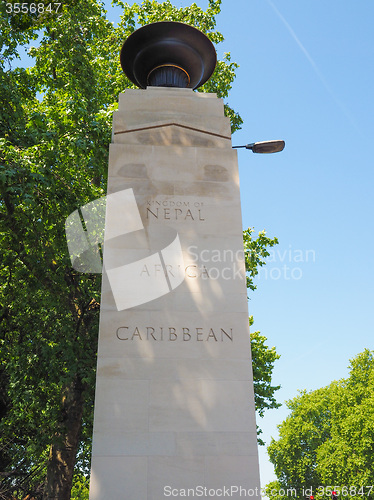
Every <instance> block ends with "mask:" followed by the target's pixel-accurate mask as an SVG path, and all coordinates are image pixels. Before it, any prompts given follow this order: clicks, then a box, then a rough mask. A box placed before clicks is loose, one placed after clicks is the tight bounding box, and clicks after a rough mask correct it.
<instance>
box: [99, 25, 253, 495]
mask: <svg viewBox="0 0 374 500" xmlns="http://www.w3.org/2000/svg"><path fill="white" fill-rule="evenodd" d="M159 25H161V29H160V26H159ZM147 29H148V31H147ZM149 30H150V31H149ZM157 37H159V38H157ZM162 40H163V41H162ZM165 40H166V42H165ZM201 40H203V42H201ZM200 42H201V43H200ZM126 44H128V45H127V46H126ZM152 44H155V45H156V47H157V54H160V53H163V54H164V55H165V54H166V60H156V61H153V60H152V51H151V49H150V48H149V47H150V46H151V45H152ZM162 44H164V45H162ZM189 44H190V45H192V49H191V50H190V51H189V49H186V47H188V45H189ZM202 46H203V48H201V47H202ZM212 48H213V46H211V48H210V42H209V40H208V39H207V38H205V36H204V35H202V34H201V33H200V32H198V31H197V30H195V29H194V28H191V27H188V26H185V25H182V24H180V23H156V24H154V25H149V26H147V27H144V28H141V29H140V30H138V31H136V32H135V33H134V34H133V35H131V37H130V38H129V39H128V41H127V42H126V43H125V45H124V47H123V50H122V56H121V58H122V66H123V67H124V69H125V71H126V73H127V74H128V76H129V77H130V78H131V79H133V81H135V82H136V83H137V84H138V85H139V86H140V87H146V88H145V89H144V88H140V89H137V90H132V89H128V90H126V91H125V92H124V93H123V94H121V95H120V98H119V109H118V112H116V113H115V115H114V118H113V143H112V144H111V146H110V157H109V175H108V197H107V207H106V227H105V243H104V270H103V284H102V299H101V313H100V334H99V348H98V364H97V386H96V399H95V421H94V434H93V455H92V474H91V485H90V500H162V499H164V498H167V497H179V496H187V493H188V490H189V495H188V496H190V497H192V496H193V492H195V496H200V497H203V498H208V497H213V498H216V497H218V496H224V495H223V493H225V491H226V492H227V491H230V494H231V498H242V497H243V496H244V490H245V492H246V495H247V496H252V497H259V496H260V491H259V490H260V481H259V466H258V453H257V436H256V422H255V410H254V395H253V379H252V365H251V350H250V338H249V323H248V308H247V289H246V280H245V266H244V254H243V235H242V220H241V206H240V192H239V177H238V165H237V153H236V151H235V150H233V149H232V144H231V133H230V122H229V119H228V118H226V117H225V116H224V109H223V103H222V101H221V100H220V99H217V97H216V95H215V94H204V93H198V92H194V91H193V89H194V88H195V87H197V86H199V85H200V84H201V83H203V82H204V80H206V79H208V78H209V76H210V74H211V73H212V71H213V69H214V66H215V53H214V56H213V55H212ZM169 49H170V50H169ZM168 50H169V52H168ZM213 50H214V49H213ZM134 51H135V53H134ZM199 51H202V54H203V55H201V54H200V53H199ZM178 52H179V56H178ZM189 52H191V54H192V56H193V57H192V56H191V54H189ZM126 54H129V58H130V62H129V61H128V60H127V59H126V57H127V56H126ZM139 54H140V55H139ZM150 54H151V55H150ZM175 54H177V55H175ZM180 54H182V56H180ZM178 57H179V59H178ZM131 61H132V62H133V64H130V63H131ZM134 61H135V62H134ZM191 61H192V62H191ZM196 61H198V63H197V62H196ZM199 61H200V62H199ZM196 64H200V66H201V67H200V69H199V68H197V69H196V68H195V66H196ZM189 65H190V66H189ZM191 65H192V67H191ZM129 67H130V68H131V69H129ZM155 68H156V69H155ZM194 71H195V73H196V74H197V77H195V76H194ZM144 75H145V76H144ZM151 82H152V84H153V85H156V86H150V83H151ZM175 84H178V85H180V86H179V87H173V86H172V85H175ZM181 85H182V86H184V87H185V88H181ZM204 488H206V490H204ZM225 488H226V490H225ZM199 492H201V493H204V494H205V496H202V494H200V495H199V494H198V493H199ZM213 492H215V494H214V495H213ZM220 493H222V494H220ZM177 494H178V495H179V496H177ZM226 496H227V493H226Z"/></svg>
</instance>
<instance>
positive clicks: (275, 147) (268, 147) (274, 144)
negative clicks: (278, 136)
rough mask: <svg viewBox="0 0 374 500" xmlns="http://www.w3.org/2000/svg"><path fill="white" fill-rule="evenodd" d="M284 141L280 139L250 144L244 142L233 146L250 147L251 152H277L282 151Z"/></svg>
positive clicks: (236, 147)
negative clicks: (242, 144) (241, 144)
mask: <svg viewBox="0 0 374 500" xmlns="http://www.w3.org/2000/svg"><path fill="white" fill-rule="evenodd" d="M284 146H285V142H284V141H283V140H280V141H262V142H252V143H251V144H245V145H244V146H233V148H235V149H238V148H246V149H251V150H252V153H279V152H280V151H283V149H284Z"/></svg>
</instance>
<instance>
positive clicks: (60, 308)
mask: <svg viewBox="0 0 374 500" xmlns="http://www.w3.org/2000/svg"><path fill="white" fill-rule="evenodd" d="M10 3H14V2H13V0H12V2H10ZM117 3H118V4H119V5H120V6H122V8H123V15H122V16H121V19H120V22H119V24H118V25H117V26H114V25H113V24H112V23H110V22H109V21H108V20H107V18H106V15H105V11H104V9H103V6H102V5H101V4H100V3H99V2H97V1H96V0H85V1H84V2H83V0H70V1H69V2H68V3H64V4H63V5H62V6H61V11H60V12H59V13H57V14H56V13H54V12H44V13H28V14H22V13H20V14H12V13H7V12H6V9H5V3H4V2H2V3H1V4H0V14H1V15H0V100H1V102H0V249H1V262H2V266H1V268H0V328H1V336H0V363H1V364H0V382H1V384H0V436H1V437H0V440H1V443H0V450H1V451H0V472H2V476H1V477H0V481H1V484H0V491H2V492H3V494H4V495H10V494H12V495H13V496H14V497H15V498H17V499H18V498H23V497H24V496H25V495H26V494H32V495H34V496H35V498H41V497H42V496H43V495H44V498H47V497H48V496H50V497H56V498H57V497H58V498H59V499H60V500H65V499H68V498H70V489H71V485H72V480H73V479H72V476H73V470H74V466H75V468H76V470H77V471H79V474H77V475H76V477H75V479H74V481H73V483H74V488H75V489H74V490H73V491H74V492H75V493H74V495H76V498H77V499H78V498H79V499H82V500H83V498H85V495H86V491H85V488H86V479H85V478H84V473H85V472H87V471H88V467H89V458H90V456H89V455H90V442H91V441H90V440H91V433H92V414H93V399H94V381H95V368H96V349H97V332H98V311H99V300H100V276H99V275H95V274H79V273H77V272H76V271H74V270H73V269H72V268H71V264H70V260H69V255H68V251H67V247H66V241H65V232H64V222H65V220H66V218H67V216H68V215H69V214H70V213H72V212H73V211H74V210H76V209H77V208H79V207H81V206H83V205H85V204H86V203H88V202H89V201H92V200H94V199H97V198H99V197H101V196H103V195H104V194H105V192H106V172H107V164H108V145H109V143H110V140H111V121H112V113H113V111H114V110H115V109H116V108H117V99H118V94H119V93H120V92H122V91H123V90H124V89H125V88H128V87H132V86H133V85H132V84H131V82H129V81H128V80H127V79H126V77H125V75H124V74H123V72H122V70H121V67H120V64H119V57H118V53H119V49H120V47H121V45H122V43H123V42H124V40H125V39H126V38H127V37H128V36H129V35H130V34H131V33H132V32H133V31H134V30H135V29H136V28H137V27H138V26H141V25H143V24H147V23H149V22H153V21H159V20H168V19H170V20H177V21H182V22H185V23H188V24H191V25H194V26H196V27H198V28H199V29H201V30H202V31H203V32H204V33H206V34H207V36H208V37H209V38H210V39H211V40H212V41H213V42H214V43H216V44H218V43H219V42H221V41H222V40H223V37H222V35H221V34H220V33H219V32H217V31H216V30H215V16H216V15H217V14H218V13H219V11H220V4H221V0H209V6H208V9H207V10H206V11H204V10H202V9H200V8H199V7H197V6H196V4H192V5H191V6H190V7H186V8H177V7H175V6H173V5H172V4H171V2H170V1H168V0H167V1H164V2H157V1H150V0H144V1H143V2H142V4H141V5H138V4H134V5H132V6H130V5H128V4H126V3H122V2H121V1H117ZM33 40H34V41H35V45H36V46H35V47H33V48H31V49H30V51H29V54H30V56H31V57H32V60H33V64H32V65H31V66H30V67H28V68H20V67H17V65H16V63H17V57H18V53H19V52H20V51H21V50H24V48H25V47H27V46H28V44H29V43H30V42H31V41H33ZM236 68H237V64H236V63H233V62H231V60H230V55H229V54H226V55H225V56H224V58H223V60H221V61H219V62H218V65H217V69H216V71H215V73H214V75H213V77H212V78H211V80H210V81H209V82H208V83H206V84H205V85H204V87H203V88H201V89H200V91H205V92H216V93H217V95H218V96H219V97H222V98H223V99H226V98H227V95H228V92H229V89H230V88H231V84H232V82H233V80H234V77H235V69H236ZM225 109H226V113H227V115H228V116H229V117H230V120H231V125H232V130H233V131H235V130H237V129H238V128H239V127H240V125H241V118H240V116H239V114H238V113H237V112H236V111H234V110H232V109H231V108H230V107H229V106H228V105H227V104H226V106H225ZM247 241H248V239H247ZM262 244H263V245H265V246H266V242H265V241H263V242H262V243H261V241H260V242H258V243H256V244H255V243H254V242H252V243H249V242H248V245H249V246H248V249H249V248H250V247H251V248H252V246H253V245H254V246H255V247H256V248H254V251H255V252H257V253H258V255H260V256H262V257H264V255H265V254H264V253H263V252H262V249H261V245H262ZM256 265H257V264H256V263H254V264H253V265H252V266H251V268H250V273H251V275H252V276H254V275H255V268H256ZM260 265H262V264H260ZM252 342H253V343H254V344H255V345H256V346H257V347H256V349H257V350H256V352H257V356H258V357H257V359H258V363H264V365H263V366H262V367H261V368H259V371H258V377H259V379H258V384H259V385H258V388H259V389H260V387H261V380H263V381H264V386H263V389H261V390H262V391H263V392H262V395H261V396H259V397H260V399H258V400H257V404H258V408H259V410H260V411H262V409H263V408H265V407H266V405H267V407H272V404H273V403H272V394H273V393H272V392H271V391H270V392H268V393H266V390H267V389H266V387H267V385H268V384H269V380H270V379H269V377H271V370H272V364H271V363H272V361H271V360H272V359H273V358H274V353H273V351H272V350H270V354H269V355H268V357H266V351H267V347H266V346H265V344H264V341H263V340H262V338H260V337H256V335H255V337H253V339H252ZM274 359H275V358H274ZM256 363H257V361H256V357H255V364H256ZM261 377H262V379H261ZM261 398H262V399H261ZM266 398H269V399H268V401H269V402H268V403H267V402H266ZM82 474H83V476H82ZM10 492H11V493H10ZM79 492H81V493H79ZM79 495H81V496H79Z"/></svg>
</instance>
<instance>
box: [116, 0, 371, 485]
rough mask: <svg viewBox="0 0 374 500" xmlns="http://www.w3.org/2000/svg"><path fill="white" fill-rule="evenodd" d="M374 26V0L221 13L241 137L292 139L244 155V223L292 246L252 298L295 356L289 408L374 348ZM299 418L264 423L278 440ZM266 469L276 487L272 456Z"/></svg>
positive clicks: (306, 1) (243, 2)
mask: <svg viewBox="0 0 374 500" xmlns="http://www.w3.org/2000/svg"><path fill="white" fill-rule="evenodd" d="M174 3H175V4H176V5H177V6H180V7H181V6H185V5H189V4H190V3H189V2H186V1H179V2H178V1H176V2H174ZM197 4H198V5H199V6H201V7H204V8H206V7H207V4H208V2H207V0H206V1H202V0H201V1H198V2H197ZM107 5H109V2H108V4H107ZM108 10H109V9H108ZM117 12H118V11H110V10H109V13H108V15H109V17H110V18H111V20H113V21H115V20H116V15H117ZM373 19H374V3H373V2H371V1H370V0H359V1H358V2H341V1H338V0H330V1H329V2H326V1H323V0H313V1H311V0H299V1H295V0H282V1H280V0H230V1H229V0H223V2H222V11H221V14H220V15H219V16H218V17H217V27H218V29H219V30H220V31H221V32H222V33H223V35H224V37H225V42H224V43H222V44H221V45H220V46H218V47H217V51H218V56H219V57H222V54H223V52H231V55H232V60H233V61H236V62H238V63H239V64H240V68H239V69H238V71H237V78H236V80H235V82H234V85H233V88H232V91H231V93H230V96H229V99H228V100H227V101H228V103H229V104H230V105H231V106H232V107H233V108H234V109H236V110H237V111H239V112H240V114H241V116H242V117H243V119H244V125H243V128H242V130H241V131H239V132H237V133H235V135H234V137H233V142H234V143H235V145H239V144H246V143H249V142H254V141H261V140H266V139H284V140H285V141H286V148H285V150H284V151H283V152H282V153H278V154H274V155H255V154H252V153H251V152H250V151H247V150H239V151H238V155H239V168H240V182H241V196H242V212H243V228H247V227H250V226H251V227H254V228H255V230H256V232H258V231H260V230H262V229H266V231H267V234H268V235H269V236H271V237H273V236H277V237H278V238H279V242H280V243H279V245H278V246H277V247H275V252H274V254H273V255H272V256H271V262H269V264H268V265H267V266H266V268H264V269H263V270H262V271H261V274H260V276H259V279H258V280H257V285H258V289H257V290H256V291H255V292H254V293H253V294H251V300H250V301H249V312H250V314H253V316H254V319H255V323H254V326H253V328H254V329H255V330H260V331H261V333H262V334H263V335H265V336H266V337H267V338H268V345H269V346H273V345H274V346H276V349H277V352H278V353H279V354H280V355H281V359H280V360H279V361H278V362H277V363H276V368H275V371H274V383H275V384H280V385H281V386H282V389H281V390H280V391H279V392H278V400H279V401H280V402H284V401H285V400H288V399H290V398H293V397H294V396H296V395H297V393H298V390H302V389H307V390H313V389H317V388H319V387H323V386H325V385H328V384H329V383H330V382H331V381H332V380H337V379H340V378H344V377H347V376H348V365H349V360H350V359H352V358H353V357H354V356H355V355H356V354H358V353H359V352H361V351H363V350H364V349H365V348H370V349H372V348H373V321H372V311H373V309H374V308H373V298H374V297H373V291H372V290H373V281H374V265H373V264H374V258H373V243H374V236H373V213H374V211H373V180H374V174H373V154H374V152H373V151H372V144H373V136H374V99H373V96H372V87H373V78H374V30H373V27H372V20H373ZM287 413H288V411H287V408H286V407H285V406H283V407H282V408H280V409H279V410H271V411H269V412H268V414H267V415H266V416H265V417H264V418H263V419H259V422H258V423H259V425H260V426H261V428H262V429H263V432H264V434H263V436H264V439H265V441H267V443H269V442H270V439H271V437H272V436H273V437H274V438H276V436H277V425H278V424H280V423H281V422H282V421H283V420H284V418H285V417H286V415H287ZM260 467H261V479H262V484H263V485H265V484H266V483H268V482H269V481H270V480H272V479H274V478H275V476H274V474H273V467H272V465H271V464H270V463H269V461H268V458H267V453H266V449H265V448H262V449H260Z"/></svg>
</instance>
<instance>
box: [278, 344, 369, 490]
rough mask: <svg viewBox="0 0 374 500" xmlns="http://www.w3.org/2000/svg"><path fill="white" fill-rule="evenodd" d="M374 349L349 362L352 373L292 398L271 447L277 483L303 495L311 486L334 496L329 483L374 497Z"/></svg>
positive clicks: (340, 488) (336, 487)
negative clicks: (285, 416) (347, 376)
mask: <svg viewBox="0 0 374 500" xmlns="http://www.w3.org/2000/svg"><path fill="white" fill-rule="evenodd" d="M373 404H374V351H369V350H367V349H366V350H365V351H364V352H362V353H361V354H358V355H357V356H356V357H355V358H354V359H353V360H352V361H351V363H350V374H349V378H347V379H343V380H339V381H335V382H332V383H331V384H330V385H329V386H327V387H324V388H321V389H318V390H316V391H311V392H306V391H303V392H301V393H300V395H299V396H297V397H296V398H294V399H292V400H291V401H289V402H288V403H287V406H288V407H289V408H290V410H291V413H290V415H289V416H288V417H287V419H286V420H285V421H284V422H283V423H282V424H281V425H280V426H279V439H278V440H277V441H275V440H272V442H271V444H270V445H269V447H268V452H269V457H270V460H271V462H272V463H273V464H274V466H275V473H276V475H277V478H278V484H274V483H272V484H271V485H269V489H272V488H275V489H277V488H278V487H281V488H284V489H287V488H295V489H296V490H297V491H298V494H299V497H301V496H302V491H303V489H305V488H312V489H313V495H315V496H316V498H324V497H325V498H326V497H328V498H329V497H330V495H329V493H331V492H329V491H328V490H326V488H327V486H330V487H332V488H335V489H336V490H337V491H338V492H339V490H340V494H341V496H344V497H349V498H363V497H365V498H373V497H374V491H371V489H370V486H371V485H373V484H374V467H373V450H374V414H373Z"/></svg>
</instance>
